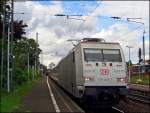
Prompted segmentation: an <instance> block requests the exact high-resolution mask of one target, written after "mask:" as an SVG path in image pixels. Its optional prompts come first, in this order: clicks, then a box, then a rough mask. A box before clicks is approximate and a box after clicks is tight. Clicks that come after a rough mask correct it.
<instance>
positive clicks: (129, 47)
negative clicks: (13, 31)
mask: <svg viewBox="0 0 150 113" xmlns="http://www.w3.org/2000/svg"><path fill="white" fill-rule="evenodd" d="M126 47H127V48H128V49H129V66H128V71H129V72H128V73H129V83H130V76H131V74H130V72H131V71H130V66H131V64H130V63H131V60H130V49H131V48H133V47H131V46H126Z"/></svg>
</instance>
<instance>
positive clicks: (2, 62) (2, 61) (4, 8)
mask: <svg viewBox="0 0 150 113" xmlns="http://www.w3.org/2000/svg"><path fill="white" fill-rule="evenodd" d="M5 10H6V2H5V1H4V7H3V12H4V17H3V33H2V59H1V88H2V85H3V67H4V65H3V64H4V56H3V55H4V39H5Z"/></svg>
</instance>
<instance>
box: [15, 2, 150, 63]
mask: <svg viewBox="0 0 150 113" xmlns="http://www.w3.org/2000/svg"><path fill="white" fill-rule="evenodd" d="M20 1H21V0H20ZM14 13H17V14H15V16H14V17H15V20H17V19H18V20H23V21H24V23H26V24H27V25H28V28H26V35H25V36H26V37H27V38H34V39H35V38H36V32H38V33H39V36H38V42H39V45H40V48H41V49H42V54H41V55H40V61H41V63H43V64H44V65H46V66H48V65H49V64H50V63H51V62H53V63H55V64H57V63H58V62H59V61H60V60H61V59H62V58H63V57H64V56H66V55H67V53H68V52H69V51H70V50H71V49H72V48H73V45H72V43H71V42H68V41H67V40H68V39H82V38H86V37H93V38H95V37H96V38H104V39H105V40H106V42H118V43H120V45H121V47H122V49H123V52H124V55H125V59H126V61H128V60H129V59H128V55H129V53H128V52H129V51H128V48H127V47H126V46H127V45H130V46H132V47H133V48H131V60H132V62H133V63H137V62H138V49H139V48H142V37H143V31H144V30H145V31H146V33H145V35H144V36H145V54H146V59H148V58H149V1H26V2H15V7H14ZM19 13H24V14H19ZM56 14H65V15H70V16H69V18H68V19H67V17H60V16H55V15H56ZM71 15H78V16H71ZM110 17H121V19H120V20H117V19H113V18H110ZM126 18H141V19H130V20H131V21H132V22H131V21H130V22H129V21H127V19H126ZM133 21H136V22H133ZM137 22H140V23H137ZM141 22H142V23H144V25H143V24H141Z"/></svg>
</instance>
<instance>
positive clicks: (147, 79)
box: [131, 74, 150, 85]
mask: <svg viewBox="0 0 150 113" xmlns="http://www.w3.org/2000/svg"><path fill="white" fill-rule="evenodd" d="M140 79H141V80H142V81H141V82H138V80H139V75H138V74H137V75H132V76H131V83H132V84H142V85H150V76H149V75H148V74H145V75H144V74H140Z"/></svg>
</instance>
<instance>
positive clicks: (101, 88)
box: [52, 38, 128, 106]
mask: <svg viewBox="0 0 150 113" xmlns="http://www.w3.org/2000/svg"><path fill="white" fill-rule="evenodd" d="M52 73H53V74H52V77H53V78H55V80H56V81H57V83H58V84H59V85H60V86H61V87H62V88H63V89H65V90H66V91H67V92H68V93H69V94H71V95H72V96H73V97H75V98H76V99H79V100H82V101H84V102H87V103H89V104H90V105H111V106H112V105H116V104H118V103H119V101H120V100H121V99H123V98H125V97H126V96H127V95H128V76H127V67H126V62H125V57H124V54H123V50H122V48H121V46H120V44H119V43H112V42H106V41H105V40H104V39H102V38H83V39H82V40H80V41H79V43H78V44H77V45H75V46H74V48H73V49H71V50H70V52H69V53H68V54H67V55H66V56H65V57H64V58H63V59H62V60H61V61H60V62H59V63H58V65H57V66H56V67H55V68H54V69H53V71H52Z"/></svg>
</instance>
